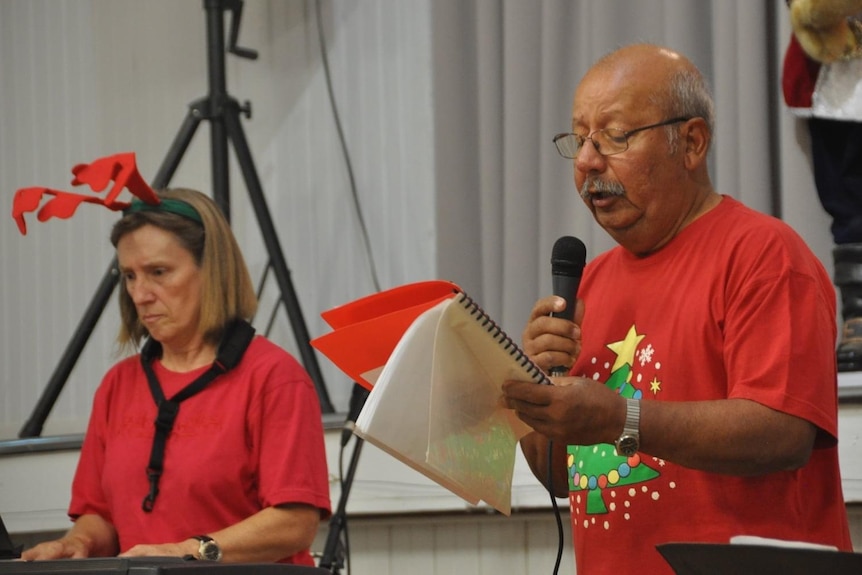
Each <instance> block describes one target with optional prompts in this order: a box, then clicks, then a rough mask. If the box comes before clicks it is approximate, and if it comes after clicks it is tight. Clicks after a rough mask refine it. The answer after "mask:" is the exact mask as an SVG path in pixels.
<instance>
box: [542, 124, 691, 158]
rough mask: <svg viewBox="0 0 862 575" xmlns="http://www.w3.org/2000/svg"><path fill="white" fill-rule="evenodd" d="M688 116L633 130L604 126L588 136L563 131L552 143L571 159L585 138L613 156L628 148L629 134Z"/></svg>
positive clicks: (576, 153)
mask: <svg viewBox="0 0 862 575" xmlns="http://www.w3.org/2000/svg"><path fill="white" fill-rule="evenodd" d="M689 120H691V118H690V117H687V116H685V117H679V118H671V119H670V120H665V121H664V122H659V123H658V124H650V125H649V126H641V127H640V128H635V129H634V130H620V129H619V128H605V129H604V130H596V131H595V132H593V133H591V134H590V135H589V136H582V135H581V134H572V133H564V134H557V135H556V136H554V145H556V146H557V151H558V152H559V153H560V155H561V156H563V157H564V158H569V159H573V158H575V157H577V155H578V152H580V151H581V148H583V147H584V144H585V143H586V142H587V140H589V141H591V142H592V143H593V146H595V148H596V151H597V152H598V153H600V154H601V155H603V156H613V155H614V154H619V153H620V152H625V151H626V150H628V149H629V136H631V135H633V134H637V133H638V132H643V131H644V130H651V129H652V128H658V127H660V126H668V125H670V124H677V123H679V122H688V121H689Z"/></svg>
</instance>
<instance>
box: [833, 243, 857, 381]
mask: <svg viewBox="0 0 862 575" xmlns="http://www.w3.org/2000/svg"><path fill="white" fill-rule="evenodd" d="M832 256H833V261H834V262H835V285H836V286H838V289H839V290H840V291H841V317H842V318H843V320H844V324H843V326H842V329H841V338H840V341H839V343H838V350H837V353H836V355H837V359H838V371H840V372H846V371H862V244H842V245H838V246H836V247H835V249H833V250H832Z"/></svg>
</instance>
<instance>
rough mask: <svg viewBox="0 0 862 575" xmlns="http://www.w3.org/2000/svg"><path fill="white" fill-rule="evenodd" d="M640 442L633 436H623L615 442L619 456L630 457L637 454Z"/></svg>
mask: <svg viewBox="0 0 862 575" xmlns="http://www.w3.org/2000/svg"><path fill="white" fill-rule="evenodd" d="M639 446H640V441H638V438H637V436H635V435H623V436H622V437H620V438H619V439H618V440H617V451H618V452H619V454H620V455H625V456H626V457H631V456H632V455H634V454H635V453H637V452H638V447H639Z"/></svg>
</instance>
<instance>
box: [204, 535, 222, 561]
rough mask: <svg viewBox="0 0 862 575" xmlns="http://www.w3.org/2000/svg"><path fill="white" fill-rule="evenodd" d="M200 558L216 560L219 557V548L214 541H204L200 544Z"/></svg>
mask: <svg viewBox="0 0 862 575" xmlns="http://www.w3.org/2000/svg"><path fill="white" fill-rule="evenodd" d="M200 553H201V559H203V560H205V561H218V560H219V559H221V549H219V546H218V543H216V542H215V541H212V540H210V541H204V542H202V543H201V546H200Z"/></svg>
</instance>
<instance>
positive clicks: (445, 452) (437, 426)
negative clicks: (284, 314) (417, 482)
mask: <svg viewBox="0 0 862 575" xmlns="http://www.w3.org/2000/svg"><path fill="white" fill-rule="evenodd" d="M323 315H324V318H326V319H327V321H328V322H329V323H330V325H332V326H333V327H334V328H335V329H334V331H333V332H332V333H330V334H327V335H325V336H322V337H321V338H317V339H316V340H314V341H312V345H314V346H315V347H316V348H317V349H319V350H320V351H321V352H323V353H324V354H325V355H327V357H329V358H330V359H331V360H332V362H333V363H335V364H336V365H337V366H338V367H339V368H341V369H342V370H343V371H344V372H345V373H347V374H348V375H350V376H351V377H353V378H354V379H355V380H356V381H359V382H360V383H363V384H364V385H366V386H367V387H370V388H371V393H370V394H369V396H368V399H367V400H366V402H365V406H364V408H363V409H362V412H361V414H360V415H359V417H358V419H357V421H356V428H355V430H354V433H356V434H357V435H359V436H360V437H362V438H364V439H365V440H366V441H368V442H369V443H371V444H372V445H375V446H377V447H379V448H380V449H382V450H384V451H386V452H387V453H389V454H390V455H392V456H393V457H395V458H397V459H399V460H401V461H402V462H404V463H405V464H407V465H409V466H410V467H412V468H413V469H415V470H417V471H419V472H420V473H423V474H424V475H425V476H427V477H429V478H430V479H431V480H433V481H435V482H436V483H438V484H440V485H442V486H443V487H445V488H447V489H449V490H450V491H452V492H453V493H455V494H456V495H458V496H460V497H461V498H463V499H464V500H465V501H467V502H469V503H471V504H474V505H475V504H478V503H479V502H480V501H484V502H485V503H487V504H488V505H490V506H492V507H494V508H495V509H497V510H498V511H500V512H501V513H504V514H506V515H508V514H509V513H510V511H511V488H512V475H513V471H514V465H515V454H516V450H517V445H518V441H519V440H520V438H521V437H523V436H524V435H525V434H526V433H528V432H529V431H530V428H529V427H527V426H526V424H524V423H523V422H522V421H520V420H519V419H518V418H517V416H516V415H515V414H514V412H513V411H511V410H509V409H506V408H504V407H502V405H501V403H500V398H501V396H502V391H501V386H502V384H503V382H504V381H506V380H510V379H512V380H522V381H534V382H536V383H537V384H545V383H549V381H548V379H547V377H546V376H545V374H544V373H543V372H542V370H541V369H539V368H538V367H537V366H536V365H535V364H533V362H532V361H530V359H529V358H528V357H527V355H526V354H525V353H524V352H523V350H521V348H520V347H519V346H518V345H517V344H516V343H515V342H514V341H513V340H512V338H511V337H509V336H508V335H507V334H506V332H505V331H504V330H503V329H502V328H501V327H500V326H499V324H497V322H495V321H494V320H493V319H491V317H489V315H488V314H487V313H486V312H485V311H484V310H483V309H482V308H481V307H480V306H479V304H478V303H477V302H475V301H474V300H473V299H472V298H470V297H469V296H468V295H467V294H466V293H464V292H463V290H461V289H460V288H459V287H458V286H457V285H455V284H452V283H450V282H442V281H432V282H419V283H415V284H407V285H405V286H400V287H398V288H393V289H392V290H387V291H385V292H381V293H378V294H374V295H372V296H369V297H367V298H362V299H360V300H357V301H355V302H351V303H349V304H346V305H345V306H341V307H339V308H336V309H335V310H330V311H329V312H326V313H325V314H323Z"/></svg>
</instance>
